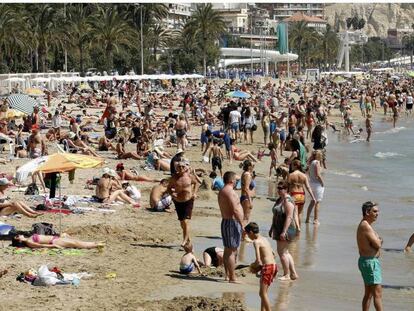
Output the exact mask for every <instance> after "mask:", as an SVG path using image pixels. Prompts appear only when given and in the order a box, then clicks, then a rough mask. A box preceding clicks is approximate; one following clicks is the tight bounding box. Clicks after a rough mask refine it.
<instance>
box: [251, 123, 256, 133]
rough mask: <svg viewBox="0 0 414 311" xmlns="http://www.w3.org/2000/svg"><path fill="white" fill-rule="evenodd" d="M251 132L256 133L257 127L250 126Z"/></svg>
mask: <svg viewBox="0 0 414 311" xmlns="http://www.w3.org/2000/svg"><path fill="white" fill-rule="evenodd" d="M251 130H252V131H253V132H254V131H256V130H257V125H256V124H253V125H252V127H251Z"/></svg>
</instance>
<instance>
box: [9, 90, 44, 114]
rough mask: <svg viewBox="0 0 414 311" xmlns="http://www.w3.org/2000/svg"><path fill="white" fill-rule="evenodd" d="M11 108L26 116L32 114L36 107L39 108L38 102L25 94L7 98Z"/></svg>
mask: <svg viewBox="0 0 414 311" xmlns="http://www.w3.org/2000/svg"><path fill="white" fill-rule="evenodd" d="M7 101H8V103H9V105H10V108H13V109H16V110H18V111H21V112H24V113H25V114H31V113H32V112H33V109H34V107H37V106H39V104H38V103H37V101H36V100H35V99H34V98H32V97H30V96H28V95H25V94H13V95H10V96H9V97H8V98H7Z"/></svg>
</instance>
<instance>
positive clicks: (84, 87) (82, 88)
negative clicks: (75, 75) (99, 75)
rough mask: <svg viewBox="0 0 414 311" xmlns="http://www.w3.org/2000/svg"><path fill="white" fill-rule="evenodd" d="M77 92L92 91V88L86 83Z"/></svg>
mask: <svg viewBox="0 0 414 311" xmlns="http://www.w3.org/2000/svg"><path fill="white" fill-rule="evenodd" d="M79 90H81V91H92V88H91V87H90V86H89V84H87V83H82V84H81V85H80V86H79Z"/></svg>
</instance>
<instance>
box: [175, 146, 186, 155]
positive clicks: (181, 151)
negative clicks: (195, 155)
mask: <svg viewBox="0 0 414 311" xmlns="http://www.w3.org/2000/svg"><path fill="white" fill-rule="evenodd" d="M180 153H184V150H183V149H181V148H178V149H177V152H176V153H175V156H176V155H177V154H180Z"/></svg>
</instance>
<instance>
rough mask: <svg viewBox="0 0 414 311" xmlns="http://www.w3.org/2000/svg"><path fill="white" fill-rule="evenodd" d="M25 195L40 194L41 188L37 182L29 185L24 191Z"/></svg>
mask: <svg viewBox="0 0 414 311" xmlns="http://www.w3.org/2000/svg"><path fill="white" fill-rule="evenodd" d="M24 194H25V195H38V194H39V188H38V187H37V185H36V184H34V183H32V184H30V185H28V186H27V189H26V191H25V192H24Z"/></svg>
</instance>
